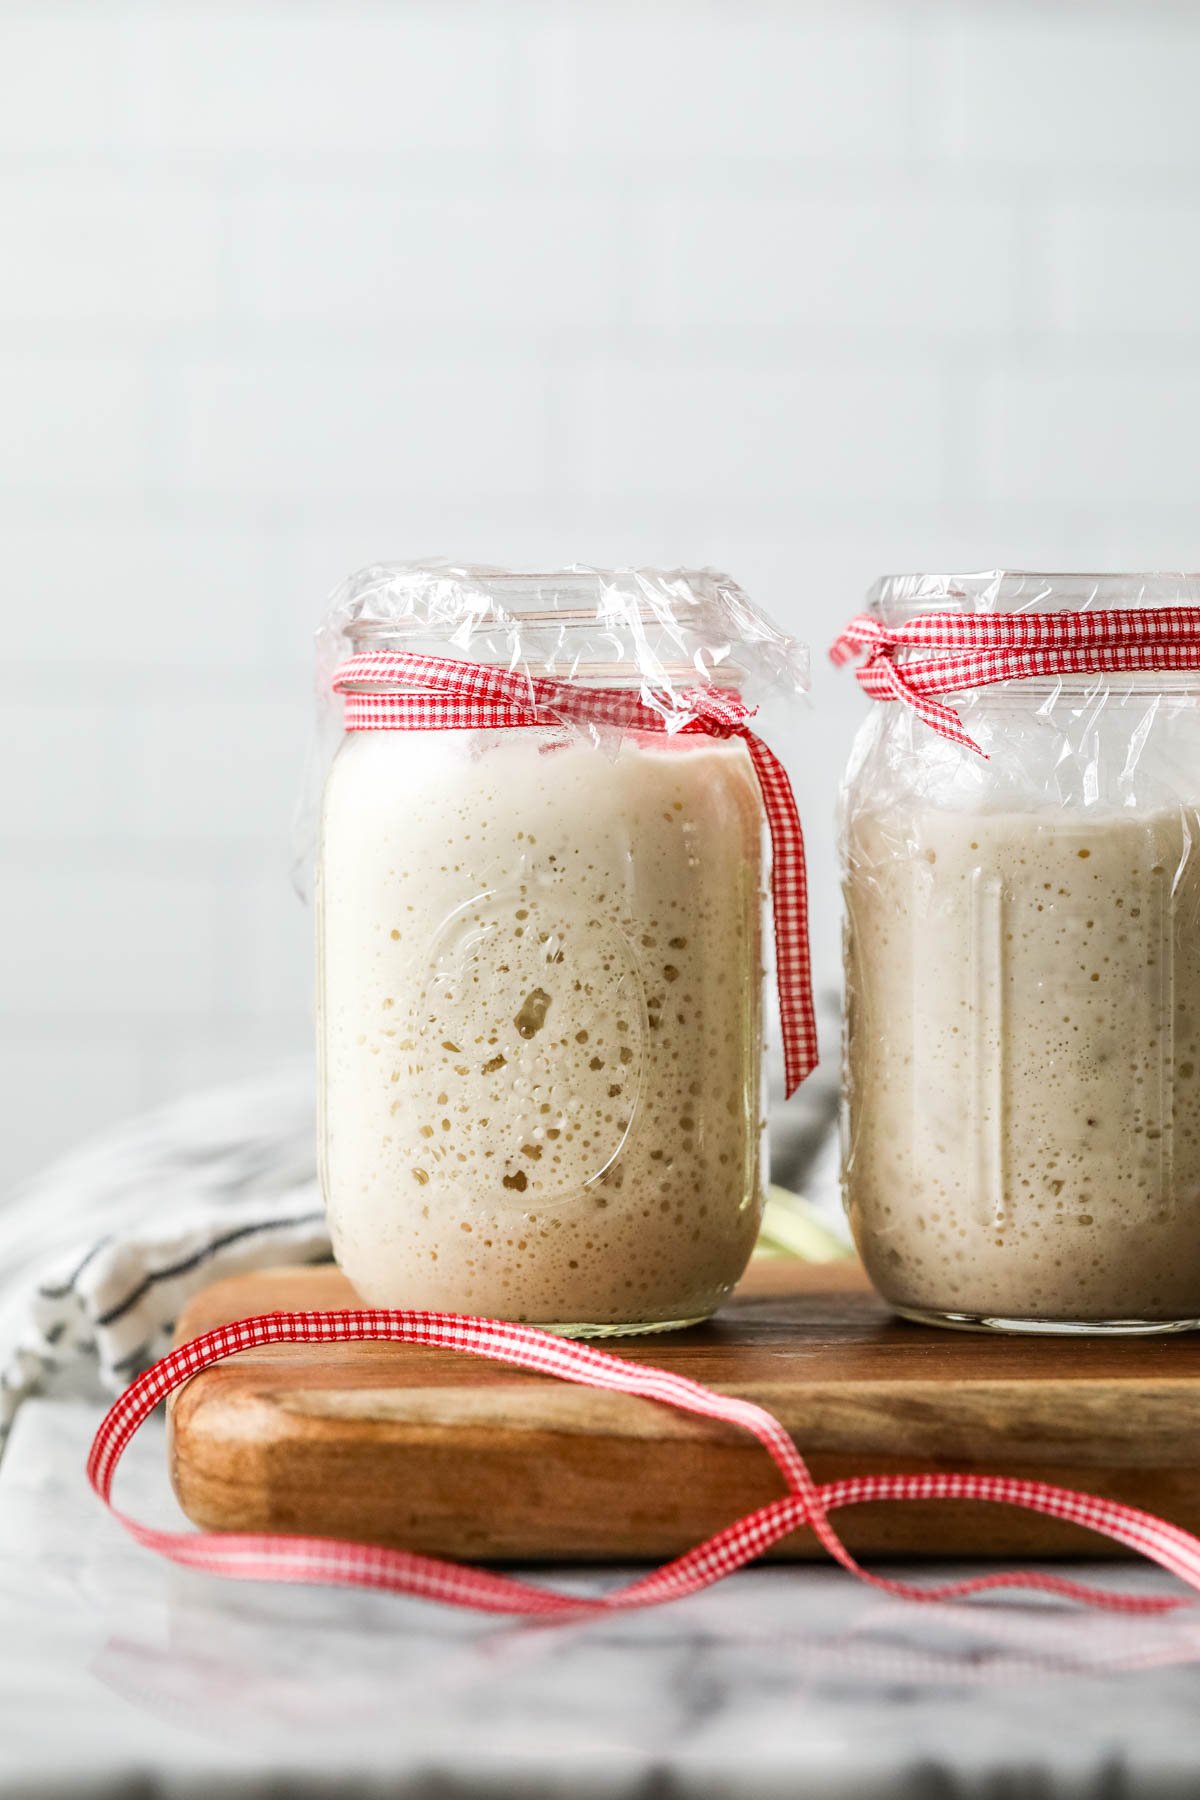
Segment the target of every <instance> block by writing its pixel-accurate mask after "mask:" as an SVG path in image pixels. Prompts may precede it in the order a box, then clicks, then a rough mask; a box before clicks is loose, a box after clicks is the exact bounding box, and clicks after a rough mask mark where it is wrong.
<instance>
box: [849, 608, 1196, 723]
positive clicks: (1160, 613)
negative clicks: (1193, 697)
mask: <svg viewBox="0 0 1200 1800" xmlns="http://www.w3.org/2000/svg"><path fill="white" fill-rule="evenodd" d="M859 651H865V652H866V656H865V658H864V660H863V661H862V662H861V663H860V664H859V666H858V669H857V671H856V673H857V675H858V680H859V683H860V684H861V686H862V687H863V688H864V689H865V690H866V692H867V693H868V694H870V696H871V698H872V699H873V700H901V701H903V702H904V703H905V704H906V705H908V706H911V707H912V708H913V710H914V711H915V712H916V713H917V714H918V715H919V716H920V717H921V718H922V719H924V721H925V723H926V724H927V725H929V726H931V727H932V728H933V730H934V731H936V732H937V733H938V734H939V735H940V736H941V737H944V738H949V739H950V742H951V743H953V744H961V745H963V747H964V748H965V749H967V750H975V751H978V753H979V754H980V755H981V756H982V755H983V754H984V752H983V751H982V750H980V748H979V745H978V744H977V743H976V742H975V740H974V738H972V737H970V736H968V734H967V732H966V731H965V730H964V728H963V723H962V720H961V719H960V718H959V716H958V714H957V713H956V712H955V711H954V709H953V708H952V707H949V706H946V705H944V704H943V703H942V702H941V701H940V700H938V699H936V698H935V697H934V696H935V695H938V694H961V693H965V692H966V691H967V690H968V689H970V688H978V687H988V686H990V685H991V683H992V682H996V681H1023V680H1028V679H1029V678H1031V677H1033V676H1038V675H1106V674H1120V673H1123V672H1124V673H1129V672H1133V671H1136V670H1139V669H1200V607H1196V606H1159V607H1137V608H1133V609H1131V610H1129V611H1128V612H1121V611H1118V612H1052V613H926V614H923V615H922V616H921V617H920V618H918V619H910V620H908V622H907V623H906V624H904V625H884V624H882V623H881V622H880V620H878V619H876V618H874V617H873V616H872V614H870V613H859V614H858V616H857V617H856V618H853V619H851V621H850V623H849V625H847V627H846V629H845V631H843V632H842V634H841V636H840V637H839V638H838V639H837V640H836V641H835V642H834V643H833V645H832V646H831V647H830V651H829V655H830V657H831V659H832V661H833V662H835V663H837V664H839V665H840V664H842V663H846V662H849V660H850V658H851V657H852V656H854V655H855V654H856V653H857V652H859ZM939 652H940V653H943V654H939Z"/></svg>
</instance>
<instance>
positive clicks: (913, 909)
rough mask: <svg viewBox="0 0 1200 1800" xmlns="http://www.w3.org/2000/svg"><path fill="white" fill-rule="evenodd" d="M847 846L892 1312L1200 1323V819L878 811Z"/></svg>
mask: <svg viewBox="0 0 1200 1800" xmlns="http://www.w3.org/2000/svg"><path fill="white" fill-rule="evenodd" d="M847 838H848V841H847V858H848V860H847V867H848V871H849V872H848V877H847V885H846V898H847V908H848V933H847V987H848V1021H847V1079H848V1084H849V1091H848V1141H847V1158H846V1174H845V1179H846V1199H847V1205H848V1208H849V1212H850V1217H851V1222H852V1225H853V1228H854V1233H855V1237H856V1239H857V1241H858V1244H859V1248H860V1250H861V1252H862V1254H863V1257H864V1259H865V1261H866V1264H867V1267H868V1270H869V1272H870V1274H871V1277H872V1279H873V1280H874V1281H875V1283H876V1285H877V1286H878V1287H879V1289H880V1290H881V1292H882V1293H883V1294H884V1296H885V1297H886V1298H887V1299H889V1300H890V1301H892V1302H893V1304H895V1305H898V1306H900V1307H908V1308H913V1309H917V1310H921V1311H927V1312H934V1313H963V1314H968V1315H975V1316H978V1315H984V1316H1002V1317H1007V1318H1011V1319H1016V1320H1044V1321H1060V1320H1064V1321H1065V1320H1076V1321H1081V1320H1084V1321H1100V1320H1137V1319H1141V1320H1146V1321H1154V1320H1184V1319H1188V1318H1197V1317H1200V939H1198V936H1197V929H1198V925H1200V862H1198V852H1200V818H1198V816H1197V814H1196V812H1195V811H1194V810H1192V809H1181V810H1178V811H1171V812H1165V811H1164V812H1160V813H1154V814H1149V815H1147V814H1142V815H1140V816H1139V815H1133V814H1115V813H1112V814H1109V815H1107V816H1105V817H1097V818H1094V819H1090V818H1085V816H1084V815H1083V814H1082V813H1076V814H1074V815H1066V816H1064V815H1062V814H1055V815H1053V816H1038V815H1037V814H1031V813H1020V814H1017V813H995V814H989V813H980V812H974V813H969V812H962V813H958V812H952V811H940V810H933V809H929V810H923V811H915V812H912V813H909V814H908V815H907V816H904V817H903V818H900V817H898V816H897V815H896V814H894V813H892V814H889V816H888V817H887V819H886V820H884V819H883V818H881V817H878V816H875V815H873V814H872V813H871V812H870V811H869V810H864V811H857V812H855V813H854V815H853V816H852V817H851V819H850V822H849V827H848V833H847ZM901 839H903V841H900V840H901Z"/></svg>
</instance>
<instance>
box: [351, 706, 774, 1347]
mask: <svg viewBox="0 0 1200 1800" xmlns="http://www.w3.org/2000/svg"><path fill="white" fill-rule="evenodd" d="M762 826H763V816H762V811H761V802H760V798H759V793H758V787H757V783H756V780H755V777H754V772H753V767H752V765H751V762H750V759H749V755H748V753H747V751H746V749H745V747H744V745H742V744H741V743H740V742H737V741H730V742H715V741H713V740H707V739H701V738H698V737H689V738H687V739H681V738H675V739H667V738H664V737H661V736H657V735H654V734H631V735H629V736H627V737H626V738H625V739H624V740H623V742H622V745H621V748H620V751H619V753H617V752H615V751H612V750H609V749H606V748H604V747H601V748H596V747H593V746H592V745H590V744H588V743H585V742H582V741H581V740H579V739H576V738H568V737H564V736H562V735H556V734H554V733H552V732H543V731H537V730H516V731H500V732H483V731H434V732H411V731H404V732H386V731H382V732H362V733H351V734H350V735H349V736H348V737H347V738H346V740H345V742H344V744H343V746H342V748H341V749H340V751H339V753H338V755H337V757H336V759H335V761H334V765H333V768H332V770H331V773H330V777H329V781H328V785H327V788H326V797H325V805H324V815H323V825H322V838H323V845H322V847H323V855H322V858H321V861H322V865H323V875H322V877H321V884H322V885H321V890H320V896H319V899H320V907H319V913H320V921H319V933H320V965H321V967H320V978H319V995H320V999H319V1005H320V1013H321V1018H320V1036H321V1054H322V1063H323V1082H322V1087H323V1095H324V1100H323V1117H322V1179H323V1182H324V1186H325V1194H326V1202H327V1206H328V1210H329V1217H330V1223H331V1228H332V1232H333V1237H334V1246H335V1250H336V1253H337V1257H338V1261H339V1262H340V1263H341V1265H342V1267H343V1268H344V1269H345V1271H346V1273H347V1274H348V1275H349V1277H350V1279H351V1281H352V1282H353V1283H354V1285H355V1287H356V1288H357V1289H358V1291H359V1293H360V1294H361V1295H362V1296H363V1298H364V1299H365V1300H367V1301H368V1302H371V1303H374V1304H380V1305H389V1306H411V1307H429V1308H445V1309H450V1310H454V1311H469V1312H474V1313H482V1314H488V1315H498V1316H500V1317H504V1318H511V1319H524V1320H529V1321H531V1322H535V1323H545V1324H550V1323H552V1324H558V1325H593V1326H599V1327H613V1326H615V1327H621V1326H626V1327H629V1326H632V1325H635V1324H638V1323H646V1324H662V1323H667V1322H674V1321H679V1320H682V1319H691V1318H698V1317H701V1316H704V1315H706V1314H707V1313H709V1312H711V1311H712V1310H713V1308H714V1307H715V1306H716V1305H717V1304H718V1303H719V1302H720V1300H721V1299H722V1298H723V1297H724V1296H725V1294H726V1293H727V1292H728V1291H729V1289H730V1288H731V1287H732V1285H733V1283H734V1282H735V1281H736V1280H737V1278H738V1276H739V1275H740V1274H741V1272H742V1269H743V1268H744V1266H745V1264H746V1261H747V1259H748V1257H749V1255H750V1251H751V1248H752V1247H753V1243H754V1238H755V1235H756V1232H757V1228H758V1223H759V1215H760V1207H761V1184H760V1173H759V1149H760V1139H761V1123H760V1094H759V1060H760V1043H761V1015H760V1005H761V981H762V970H761V966H760V965H761V941H760V918H761V905H762V892H761V884H762Z"/></svg>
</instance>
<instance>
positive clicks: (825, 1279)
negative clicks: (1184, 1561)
mask: <svg viewBox="0 0 1200 1800" xmlns="http://www.w3.org/2000/svg"><path fill="white" fill-rule="evenodd" d="M354 1303H355V1302H354V1296H353V1293H352V1290H351V1288H350V1287H349V1284H348V1283H347V1282H346V1281H345V1279H344V1277H343V1276H341V1275H340V1274H339V1273H338V1272H337V1271H336V1270H334V1269H332V1268H319V1269H312V1268H310V1269H280V1270H266V1271H263V1272H261V1273H258V1274H252V1275H241V1276H237V1277H235V1278H234V1279H231V1280H227V1281H222V1282H218V1283H216V1284H215V1285H213V1286H212V1287H209V1288H207V1289H206V1290H205V1291H204V1292H203V1293H201V1294H200V1295H198V1296H197V1298H196V1299H195V1300H193V1301H192V1303H191V1305H190V1306H189V1307H188V1308H187V1310H186V1312H185V1313H184V1315H183V1317H182V1318H181V1319H180V1321H179V1330H178V1340H177V1341H180V1342H182V1341H183V1340H184V1339H186V1338H189V1337H193V1336H195V1334H196V1333H197V1332H200V1331H204V1330H207V1329H208V1328H209V1327H210V1326H213V1325H217V1324H223V1323H225V1322H226V1321H228V1320H230V1319H235V1318H240V1317H245V1316H246V1315H248V1314H251V1313H261V1312H271V1311H273V1310H292V1309H299V1308H323V1307H329V1308H333V1307H339V1306H346V1305H350V1304H354ZM605 1347H606V1348H611V1347H612V1346H605ZM616 1353H617V1354H618V1355H621V1356H630V1357H636V1358H641V1359H644V1360H646V1361H650V1362H655V1363H658V1364H660V1365H661V1366H663V1367H665V1368H670V1369H674V1370H677V1371H679V1372H680V1373H682V1374H685V1375H689V1376H692V1377H694V1378H695V1379H696V1380H698V1381H702V1382H704V1383H706V1384H708V1385H709V1386H712V1387H716V1388H719V1389H721V1390H722V1391H724V1392H726V1393H733V1394H740V1395H744V1396H746V1397H748V1398H750V1399H752V1400H757V1401H760V1402H762V1404H763V1405H765V1406H767V1407H769V1408H770V1409H771V1410H772V1411H773V1412H774V1413H775V1414H776V1415H777V1416H778V1417H779V1418H780V1419H781V1420H782V1421H783V1423H784V1425H785V1426H786V1427H787V1429H788V1431H790V1432H791V1434H792V1436H793V1437H794V1439H795V1440H796V1442H797V1444H798V1445H799V1446H800V1447H801V1449H802V1450H803V1452H804V1454H805V1456H806V1457H807V1458H808V1459H809V1462H810V1464H811V1467H812V1469H813V1472H814V1474H815V1475H816V1477H817V1479H818V1480H830V1479H836V1478H838V1477H840V1476H844V1475H849V1474H855V1473H859V1474H861V1473H867V1472H872V1471H874V1472H888V1471H893V1472H895V1471H906V1472H913V1471H925V1470H937V1469H963V1470H971V1469H975V1470H983V1471H989V1472H992V1473H1001V1474H1009V1475H1024V1476H1035V1477H1040V1478H1041V1479H1043V1480H1047V1481H1052V1482H1058V1483H1061V1484H1063V1485H1065V1486H1069V1487H1075V1488H1082V1489H1086V1490H1088V1491H1090V1492H1092V1493H1096V1494H1103V1495H1107V1496H1111V1497H1113V1498H1116V1499H1120V1500H1124V1501H1128V1502H1130V1503H1132V1504H1133V1505H1135V1506H1141V1507H1145V1508H1147V1509H1149V1510H1150V1511H1152V1512H1158V1513H1161V1514H1163V1515H1164V1516H1165V1517H1166V1518H1168V1519H1171V1520H1173V1521H1175V1522H1176V1523H1177V1524H1179V1525H1183V1526H1186V1527H1188V1528H1189V1529H1190V1530H1192V1531H1200V1336H1192V1337H1160V1338H1126V1339H1120V1340H1103V1339H1099V1340H1098V1339H1063V1338H1025V1339H1020V1338H1001V1337H990V1336H975V1335H968V1334H960V1333H955V1332H944V1331H937V1330H934V1329H931V1328H928V1327H924V1326H917V1325H909V1324H905V1323H903V1322H901V1321H899V1320H896V1319H893V1318H892V1317H891V1316H890V1315H889V1313H888V1312H887V1309H886V1308H885V1307H884V1305H883V1304H882V1302H881V1301H880V1300H878V1299H877V1298H876V1297H875V1295H874V1294H873V1293H872V1292H871V1290H870V1288H869V1287H868V1285H867V1283H866V1280H865V1277H864V1276H863V1274H862V1271H861V1270H860V1269H859V1267H858V1265H857V1264H855V1263H844V1264H827V1265H824V1266H812V1265H805V1264H800V1263H793V1262H788V1261H785V1260H779V1261H775V1260H765V1261H762V1262H756V1263H754V1264H753V1265H752V1267H751V1271H750V1273H749V1275H748V1276H747V1279H746V1280H745V1282H744V1283H743V1285H742V1287H741V1288H740V1289H739V1291H738V1293H737V1294H736V1296H735V1297H734V1298H733V1300H732V1301H731V1302H730V1303H729V1304H728V1305H727V1306H726V1307H725V1308H724V1309H723V1310H722V1311H721V1313H720V1314H718V1316H717V1317H716V1319H714V1320H712V1321H711V1322H710V1323H709V1324H707V1325H704V1326H700V1327H697V1328H696V1329H694V1330H691V1331H686V1332H679V1333H674V1334H671V1335H668V1336H663V1337H649V1338H642V1339H639V1340H634V1339H627V1340H625V1341H624V1342H623V1343H622V1344H621V1345H619V1346H618V1347H617V1348H616ZM170 1458H171V1475H172V1479H173V1482H174V1485H175V1491H176V1494H177V1495H178V1497H179V1500H180V1503H181V1505H182V1506H183V1509H184V1511H185V1512H186V1513H187V1514H188V1516H189V1517H190V1518H191V1519H193V1520H194V1521H195V1522H196V1523H197V1524H198V1525H202V1526H206V1527H209V1528H224V1529H236V1530H242V1531H246V1530H251V1531H260V1530H261V1531H284V1532H287V1531H293V1532H297V1531H304V1532H316V1533H320V1534H326V1535H332V1536H337V1537H353V1538H359V1539H367V1540H373V1541H376V1542H379V1543H384V1544H393V1545H399V1546H403V1547H405V1548H409V1549H414V1550H420V1551H425V1552H430V1553H434V1554H440V1555H446V1556H453V1557H463V1558H472V1559H493V1560H509V1559H514V1560H522V1561H529V1560H534V1561H537V1560H546V1561H580V1560H606V1559H630V1558H632V1559H636V1558H643V1557H663V1556H668V1555H670V1554H672V1553H674V1552H677V1551H680V1550H682V1549H684V1548H685V1547H687V1546H688V1545H691V1544H694V1543H696V1542H697V1541H698V1540H699V1539H701V1538H703V1537H705V1536H706V1535H708V1534H709V1533H710V1532H712V1531H714V1530H716V1529H717V1528H718V1527H719V1526H720V1525H722V1524H724V1523H725V1522H726V1521H728V1520H730V1519H732V1518H734V1517H735V1516H737V1515H738V1514H741V1513H745V1512H749V1511H750V1510H751V1509H752V1508H754V1507H757V1506H760V1505H763V1504H764V1503H765V1502H767V1501H768V1500H771V1499H773V1498H775V1497H776V1495H777V1494H778V1493H779V1491H780V1487H779V1478H778V1475H777V1474H776V1472H775V1470H774V1468H773V1467H772V1465H771V1464H770V1462H769V1461H768V1459H767V1457H766V1455H765V1454H764V1453H763V1451H762V1450H761V1449H759V1448H758V1447H757V1446H756V1445H755V1444H754V1443H753V1442H752V1440H751V1439H749V1438H747V1437H745V1436H744V1435H742V1434H741V1433H739V1432H737V1431H736V1430H734V1429H733V1428H732V1427H727V1426H723V1425H717V1424H711V1423H708V1422H706V1421H701V1420H697V1419H690V1418H686V1417H684V1416H683V1415H681V1414H679V1413H676V1412H674V1411H672V1410H669V1409H667V1408H666V1407H660V1406H656V1405H654V1404H653V1403H652V1402H649V1401H644V1400H635V1399H632V1398H630V1397H628V1396H625V1395H619V1394H599V1393H595V1392H592V1391H590V1390H588V1389H586V1388H579V1387H574V1386H571V1385H568V1384H566V1383H562V1382H555V1381H552V1380H550V1379H548V1378H546V1377H542V1376H535V1375H526V1374H521V1373H518V1372H516V1371H513V1370H509V1369H506V1368H503V1367H501V1366H499V1365H497V1364H491V1363H481V1362H479V1361H477V1360H476V1359H475V1358H473V1357H465V1356H455V1355H453V1354H452V1353H450V1352H448V1351H434V1350H425V1349H421V1348H417V1347H413V1346H408V1345H402V1344H336V1345H328V1346H322V1347H313V1346H299V1345H298V1346H291V1345H276V1346H272V1347H270V1348H267V1349H262V1350H249V1351H245V1352H243V1353H242V1354H241V1355H239V1356H237V1357H235V1358H233V1359H231V1360H230V1361H229V1362H226V1363H223V1364H222V1365H220V1367H218V1368H215V1369H211V1370H208V1371H206V1372H205V1373H204V1374H202V1375H198V1376H196V1377H195V1378H194V1379H193V1380H192V1381H191V1382H190V1383H189V1384H188V1385H187V1387H186V1388H183V1389H181V1390H180V1391H179V1393H178V1394H176V1395H175V1397H174V1400H173V1403H172V1406H171V1417H170ZM838 1526H839V1530H841V1531H842V1532H843V1533H844V1535H845V1538H846V1541H847V1542H848V1543H849V1544H850V1546H851V1547H852V1548H853V1549H855V1550H859V1551H869V1552H875V1553H880V1552H883V1553H888V1554H901V1553H903V1554H904V1555H909V1554H913V1553H916V1554H930V1555H947V1556H950V1555H953V1556H962V1555H973V1556H1009V1555H1024V1556H1027V1555H1030V1554H1035V1553H1036V1554H1056V1553H1060V1552H1077V1551H1081V1550H1083V1551H1087V1552H1089V1553H1092V1554H1095V1553H1098V1552H1099V1551H1101V1550H1102V1549H1103V1547H1104V1546H1103V1544H1102V1541H1101V1540H1099V1539H1096V1538H1093V1537H1091V1536H1090V1535H1089V1534H1087V1533H1085V1532H1082V1531H1079V1530H1077V1529H1076V1528H1074V1527H1069V1526H1064V1525H1061V1524H1059V1523H1057V1522H1055V1521H1053V1520H1047V1519H1039V1518H1035V1517H1034V1516H1033V1515H1031V1514H1025V1513H1018V1512H1015V1511H1013V1510H1010V1509H1008V1508H1005V1507H999V1506H979V1505H974V1506H972V1505H967V1504H963V1503H953V1504H946V1503H942V1504H936V1505H935V1504H904V1505H887V1506H882V1505H874V1506H864V1507H857V1508H853V1509H850V1510H847V1511H844V1512H842V1513H841V1514H839V1517H838ZM812 1551H813V1544H812V1539H811V1537H810V1536H809V1534H808V1533H807V1532H800V1533H797V1534H796V1535H795V1536H794V1537H792V1538H790V1539H788V1540H787V1541H786V1542H785V1543H784V1544H783V1545H781V1546H780V1547H779V1549H778V1550H777V1551H776V1552H775V1554H777V1555H784V1556H790V1557H801V1556H807V1555H809V1554H811V1553H812Z"/></svg>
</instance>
